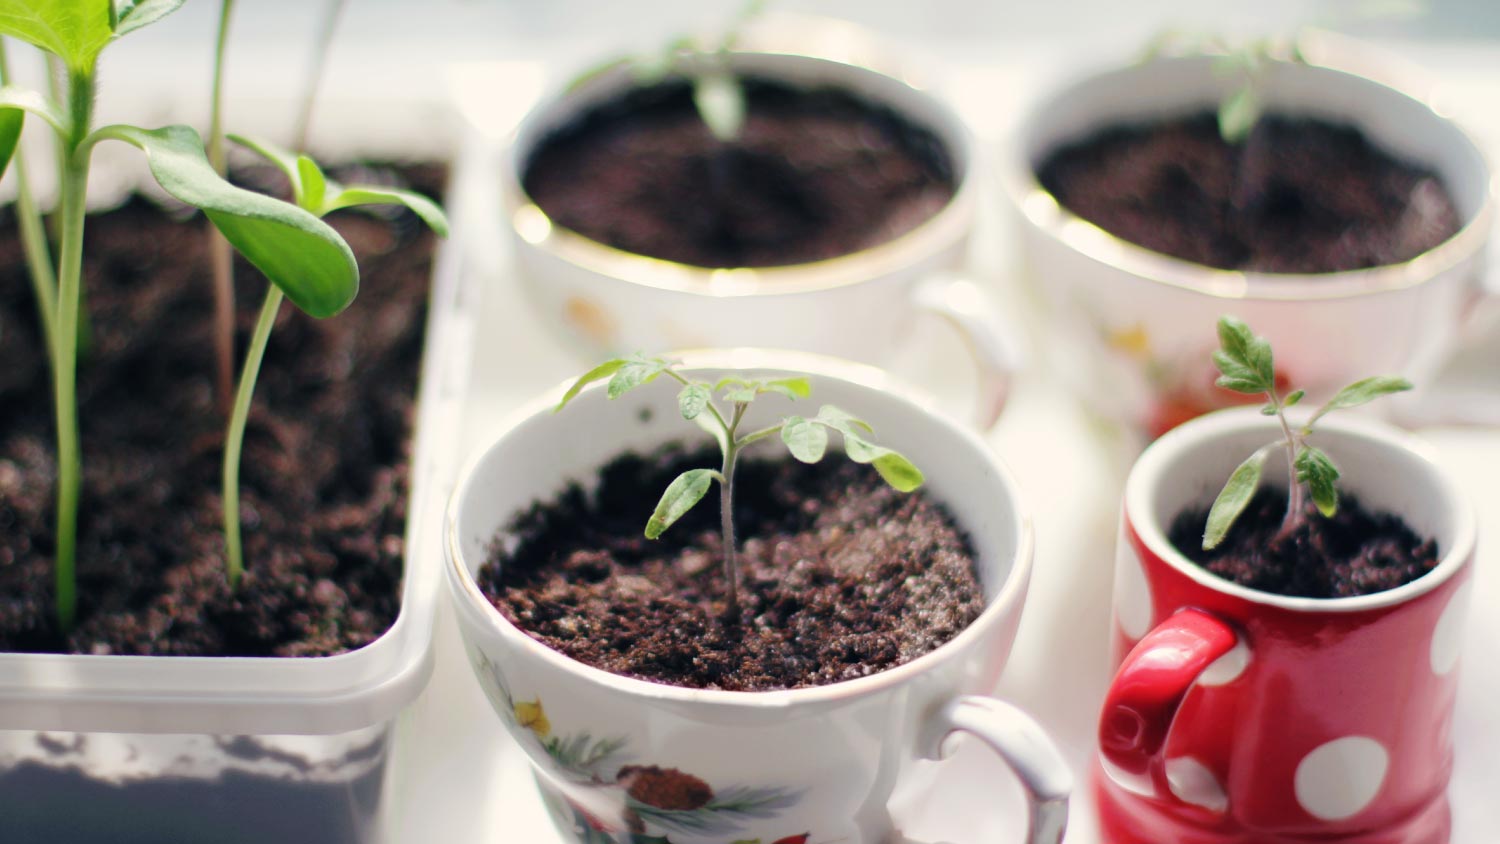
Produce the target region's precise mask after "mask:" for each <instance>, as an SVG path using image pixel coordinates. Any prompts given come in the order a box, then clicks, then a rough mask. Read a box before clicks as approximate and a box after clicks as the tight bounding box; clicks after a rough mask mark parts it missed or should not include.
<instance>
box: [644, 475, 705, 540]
mask: <svg viewBox="0 0 1500 844" xmlns="http://www.w3.org/2000/svg"><path fill="white" fill-rule="evenodd" d="M718 476H719V473H718V472H715V471H714V470H713V469H689V470H688V471H686V472H683V473H682V474H680V475H678V476H677V478H676V479H675V480H673V481H672V483H671V484H670V485H669V486H668V487H667V491H666V492H664V493H662V494H661V501H659V502H657V504H656V512H654V513H652V514H651V520H650V521H648V522H646V538H647V539H656V538H657V537H659V536H661V535H662V532H663V531H665V530H666V529H667V528H669V527H671V526H672V525H673V523H675V522H676V521H677V520H678V519H680V518H682V517H683V516H684V515H685V514H686V513H687V511H689V510H691V509H693V505H695V504H697V503H698V502H699V501H702V500H703V496H704V495H707V494H708V488H709V487H710V486H712V485H713V482H714V479H715V478H717V477H718Z"/></svg>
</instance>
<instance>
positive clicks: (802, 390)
mask: <svg viewBox="0 0 1500 844" xmlns="http://www.w3.org/2000/svg"><path fill="white" fill-rule="evenodd" d="M760 391H761V392H763V393H780V394H781V395H783V396H786V397H787V398H789V399H805V398H807V397H808V396H810V395H812V384H811V383H810V382H809V381H808V380H807V379H806V378H777V379H776V380H774V381H767V382H766V383H765V384H762V385H761V388H760Z"/></svg>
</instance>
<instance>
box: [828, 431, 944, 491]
mask: <svg viewBox="0 0 1500 844" xmlns="http://www.w3.org/2000/svg"><path fill="white" fill-rule="evenodd" d="M844 453H845V454H847V455H849V459H850V460H853V461H854V462H855V463H869V464H871V465H873V466H874V467H875V471H876V472H879V473H880V477H881V478H882V479H883V480H884V481H885V482H886V483H888V484H890V485H891V487H892V488H894V489H896V490H897V491H898V492H911V491H912V490H914V489H916V488H917V487H920V486H921V485H922V483H923V481H925V480H926V478H925V477H923V475H922V472H921V470H920V469H918V468H917V467H916V466H915V465H913V464H912V462H911V461H910V460H907V459H906V458H905V457H903V456H902V455H900V454H898V453H897V452H895V451H892V450H891V449H888V448H886V447H884V446H879V445H875V444H874V443H871V442H869V441H867V440H864V439H861V438H860V437H858V436H856V435H853V434H850V433H849V432H848V431H845V432H844Z"/></svg>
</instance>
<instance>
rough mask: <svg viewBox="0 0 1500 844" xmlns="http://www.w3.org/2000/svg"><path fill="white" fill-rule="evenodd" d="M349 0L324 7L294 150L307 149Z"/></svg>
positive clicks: (293, 133) (330, 2)
mask: <svg viewBox="0 0 1500 844" xmlns="http://www.w3.org/2000/svg"><path fill="white" fill-rule="evenodd" d="M347 2H348V0H328V5H327V6H325V7H324V12H323V21H322V24H321V25H320V26H319V27H318V36H317V39H316V40H315V41H313V57H312V60H313V66H312V72H311V73H309V74H308V77H307V87H306V88H305V89H303V92H302V109H301V110H300V111H299V112H298V114H297V125H296V128H295V129H294V130H293V132H292V150H293V151H294V152H306V151H307V138H308V134H309V133H310V132H311V131H312V118H313V106H314V105H316V103H317V99H318V86H320V85H321V84H322V82H323V70H324V68H326V67H327V66H328V53H329V50H330V49H331V48H332V46H333V34H334V33H335V32H337V31H338V26H339V18H340V17H342V16H343V14H344V6H345V5H346V4H347Z"/></svg>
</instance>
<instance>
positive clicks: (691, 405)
mask: <svg viewBox="0 0 1500 844" xmlns="http://www.w3.org/2000/svg"><path fill="white" fill-rule="evenodd" d="M709 398H710V395H709V391H708V385H707V384H699V383H693V384H689V385H687V386H686V387H683V388H682V392H680V393H678V394H677V409H678V410H680V411H682V418H683V419H697V418H698V414H700V413H702V412H703V411H704V410H705V409H707V408H708V400H709Z"/></svg>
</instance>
